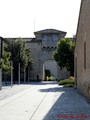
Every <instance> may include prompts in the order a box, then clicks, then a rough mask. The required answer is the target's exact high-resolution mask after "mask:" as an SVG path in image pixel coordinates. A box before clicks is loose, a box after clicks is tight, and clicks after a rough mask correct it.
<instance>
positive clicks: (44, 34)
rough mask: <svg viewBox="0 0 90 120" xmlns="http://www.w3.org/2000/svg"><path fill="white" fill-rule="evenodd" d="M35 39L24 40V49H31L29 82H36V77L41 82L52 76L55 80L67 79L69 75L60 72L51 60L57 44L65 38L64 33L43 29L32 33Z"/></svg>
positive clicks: (64, 71)
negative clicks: (31, 60) (31, 62)
mask: <svg viewBox="0 0 90 120" xmlns="http://www.w3.org/2000/svg"><path fill="white" fill-rule="evenodd" d="M34 34H35V38H32V39H25V38H24V39H25V41H26V47H27V48H30V49H31V57H32V59H33V66H32V70H31V71H30V74H29V75H30V76H29V78H30V80H36V79H37V75H38V76H39V78H40V79H41V80H45V79H46V77H47V76H53V77H55V78H56V79H62V78H67V77H68V76H69V73H68V72H67V71H66V70H64V69H63V70H60V68H59V66H58V65H57V63H56V62H55V60H54V58H53V52H54V51H55V49H56V44H57V42H58V41H59V40H60V39H61V38H63V37H65V35H66V32H63V31H59V30H55V29H45V30H41V31H37V32H34Z"/></svg>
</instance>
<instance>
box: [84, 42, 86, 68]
mask: <svg viewBox="0 0 90 120" xmlns="http://www.w3.org/2000/svg"><path fill="white" fill-rule="evenodd" d="M84 69H86V42H85V43H84Z"/></svg>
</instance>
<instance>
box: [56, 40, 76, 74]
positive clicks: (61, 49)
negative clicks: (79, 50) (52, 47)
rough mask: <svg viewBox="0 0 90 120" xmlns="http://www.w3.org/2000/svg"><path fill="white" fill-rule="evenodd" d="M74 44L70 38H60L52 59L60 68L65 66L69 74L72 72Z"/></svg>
mask: <svg viewBox="0 0 90 120" xmlns="http://www.w3.org/2000/svg"><path fill="white" fill-rule="evenodd" d="M74 46H75V42H74V41H73V40H71V39H70V38H62V39H61V40H59V42H58V43H57V49H56V51H55V53H54V59H55V60H56V62H57V63H58V65H59V66H60V68H61V69H63V68H64V67H66V69H67V70H68V71H70V74H71V75H73V74H74Z"/></svg>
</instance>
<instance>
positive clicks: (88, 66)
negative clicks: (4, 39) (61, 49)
mask: <svg viewBox="0 0 90 120" xmlns="http://www.w3.org/2000/svg"><path fill="white" fill-rule="evenodd" d="M89 12H90V0H81V8H80V15H79V21H78V28H77V35H76V46H75V78H76V84H77V89H78V91H79V92H80V93H81V94H82V95H84V96H86V98H88V99H90V13H89Z"/></svg>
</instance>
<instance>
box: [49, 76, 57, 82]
mask: <svg viewBox="0 0 90 120" xmlns="http://www.w3.org/2000/svg"><path fill="white" fill-rule="evenodd" d="M54 80H56V79H55V77H53V76H50V77H48V81H54Z"/></svg>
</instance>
